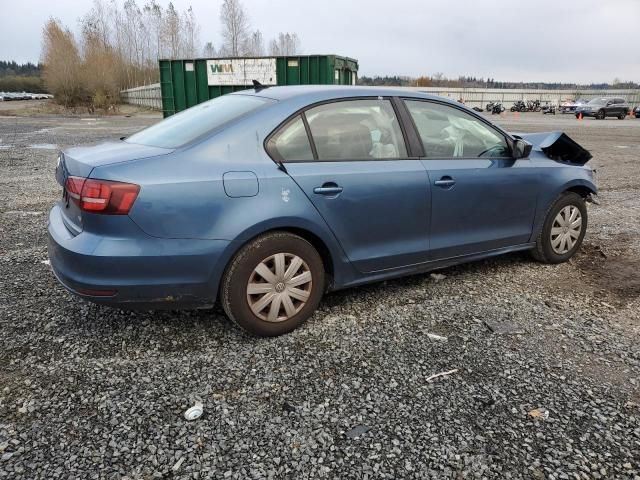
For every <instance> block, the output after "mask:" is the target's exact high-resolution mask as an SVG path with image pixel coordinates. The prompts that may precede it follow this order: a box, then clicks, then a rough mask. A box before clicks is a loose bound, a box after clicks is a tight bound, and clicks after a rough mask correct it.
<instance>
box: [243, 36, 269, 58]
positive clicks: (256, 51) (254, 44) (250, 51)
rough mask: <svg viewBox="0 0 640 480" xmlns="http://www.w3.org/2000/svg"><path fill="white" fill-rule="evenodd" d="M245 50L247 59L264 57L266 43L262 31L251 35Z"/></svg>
mask: <svg viewBox="0 0 640 480" xmlns="http://www.w3.org/2000/svg"><path fill="white" fill-rule="evenodd" d="M243 50H244V55H245V56H247V57H262V56H263V55H264V41H263V40H262V32H261V31H260V30H256V31H255V32H253V33H252V34H251V35H249V37H248V38H247V42H246V44H245V46H244V48H243Z"/></svg>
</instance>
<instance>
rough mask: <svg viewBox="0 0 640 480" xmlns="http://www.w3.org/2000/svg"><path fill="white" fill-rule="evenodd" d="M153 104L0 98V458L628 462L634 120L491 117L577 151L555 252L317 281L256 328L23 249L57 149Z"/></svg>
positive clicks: (37, 468)
mask: <svg viewBox="0 0 640 480" xmlns="http://www.w3.org/2000/svg"><path fill="white" fill-rule="evenodd" d="M1 113H2V112H0V114H1ZM158 118H159V117H158V115H153V114H152V115H148V114H146V115H145V114H138V115H135V116H133V117H130V118H127V117H124V116H112V117H92V118H88V117H84V118H83V117H62V116H58V117H53V116H49V117H47V116H36V117H32V118H25V117H0V282H1V288H0V478H7V479H8V478H11V479H18V478H29V479H32V478H113V479H116V478H131V479H138V478H144V479H146V478H209V477H211V478H240V479H246V478H296V479H299V478H362V479H364V478H370V479H373V478H376V479H377V478H454V479H458V478H500V479H509V478H526V479H530V478H534V479H536V478H540V479H542V478H547V479H599V478H602V479H604V478H606V479H610V478H629V479H640V347H639V346H638V340H639V337H640V120H635V119H627V120H625V121H619V120H616V119H610V120H606V121H596V120H590V119H589V120H583V121H577V120H576V119H575V118H573V116H566V117H563V116H560V115H557V116H543V115H541V114H533V113H532V114H518V115H511V114H508V113H505V114H503V115H501V116H500V117H499V118H498V117H497V116H496V117H494V120H497V121H498V122H499V123H501V124H502V125H504V126H506V127H507V128H508V129H509V130H511V131H522V132H529V131H548V130H564V131H566V132H567V133H568V134H569V135H570V136H572V137H573V138H574V139H575V140H577V141H578V142H580V143H582V144H583V145H584V146H585V147H587V148H588V149H590V150H591V151H592V153H593V154H594V157H595V158H594V160H592V165H593V166H594V167H595V168H596V169H597V170H598V179H599V183H600V187H601V189H602V191H601V195H600V197H599V200H600V202H601V205H599V206H596V205H591V206H590V207H589V215H590V222H591V224H590V227H589V232H588V235H587V238H586V240H585V244H584V246H583V248H582V251H581V252H580V254H579V255H577V256H576V257H575V258H574V259H573V260H572V261H571V262H569V263H566V264H563V265H559V266H548V265H541V264H538V263H535V262H533V261H532V260H530V259H529V258H528V256H527V255H525V254H514V255H507V256H504V257H501V258H497V259H492V260H487V261H482V262H477V263H473V264H469V265H463V266H458V267H454V268H449V269H446V270H442V271H441V272H439V273H442V274H444V275H445V277H444V278H441V277H438V276H436V278H434V277H433V276H431V275H429V274H426V275H418V276H414V277H410V278H405V279H400V280H396V281H390V282H385V283H379V284H375V285H371V286H367V287H363V288H357V289H351V290H346V291H341V292H335V293H332V294H329V295H328V296H327V297H326V298H325V300H324V301H323V302H322V304H321V307H320V310H319V311H318V312H317V313H316V314H315V316H314V317H313V319H312V320H311V321H310V322H308V323H307V324H306V325H305V326H303V327H302V328H301V329H300V330H298V331H296V332H294V333H292V334H289V335H286V336H284V337H280V338H275V339H257V338H252V337H249V336H247V335H245V334H243V333H242V332H241V331H240V330H238V329H237V328H236V327H234V326H233V325H232V324H231V323H230V322H229V321H227V320H226V319H225V317H224V315H223V314H222V311H221V309H219V308H215V309H214V310H213V311H189V312H142V313H141V312H126V311H120V310H112V309H108V308H104V307H100V306H96V305H91V304H87V303H83V302H81V301H79V300H77V299H76V298H73V297H72V296H71V295H69V294H68V293H67V292H66V291H64V290H63V289H62V288H61V287H60V286H59V285H58V284H57V282H56V281H55V279H54V278H53V276H52V274H51V272H50V270H49V267H48V266H47V265H46V264H45V263H43V262H44V261H45V260H46V258H47V253H46V218H47V212H48V209H49V208H50V206H51V205H52V204H53V202H54V201H56V199H57V198H58V196H59V194H60V189H59V187H58V185H57V184H56V183H55V180H54V178H53V168H54V165H55V159H56V149H57V148H64V147H66V146H68V145H72V144H81V143H88V142H93V141H97V140H101V139H105V138H117V137H120V136H122V135H127V134H130V133H132V132H134V131H136V130H138V129H140V128H142V127H144V126H145V125H149V124H152V123H154V122H155V121H157V120H158ZM488 324H489V325H491V326H492V327H493V330H492V329H490V328H489V327H488V326H487V325H488ZM494 330H495V331H494ZM501 332H502V333H501ZM434 335H438V336H441V337H446V339H440V338H438V337H436V336H434ZM451 370H457V371H455V372H453V373H451V374H449V375H445V376H442V377H439V378H435V379H433V380H431V381H428V380H427V378H428V377H430V376H431V375H433V374H436V373H439V372H444V371H451ZM196 400H200V401H202V403H203V405H204V415H203V416H202V417H201V418H200V419H198V420H196V421H193V422H187V421H185V420H184V418H183V413H184V411H185V410H186V409H187V408H188V407H190V406H191V405H193V404H194V402H195V401H196ZM536 415H537V416H536ZM547 415H548V416H547Z"/></svg>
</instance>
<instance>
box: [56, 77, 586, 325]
mask: <svg viewBox="0 0 640 480" xmlns="http://www.w3.org/2000/svg"><path fill="white" fill-rule="evenodd" d="M590 158H591V155H590V154H589V152H588V151H586V150H585V149H583V148H582V147H580V145H578V144H577V143H575V142H574V141H573V140H572V139H571V138H569V137H568V136H567V135H565V134H563V133H561V132H554V133H541V134H529V135H516V134H510V133H507V132H505V131H503V130H502V129H501V128H499V127H498V126H496V125H493V124H492V123H490V122H489V121H488V120H487V119H486V118H485V117H483V116H482V115H481V114H478V113H476V112H474V111H473V110H471V109H469V108H467V107H465V106H464V105H462V104H460V103H457V102H452V101H448V100H447V99H444V98H441V97H436V96H430V95H426V94H421V93H416V92H412V91H408V90H402V89H397V90H395V89H388V88H366V87H338V86H299V87H269V88H260V87H259V86H258V87H257V88H256V89H253V90H246V91H242V92H237V93H233V94H229V95H224V96H222V97H219V98H216V99H215V100H211V101H208V102H206V103H202V104H200V105H197V106H195V107H193V108H191V109H189V110H187V111H185V112H182V113H180V114H177V115H174V116H172V117H169V118H167V119H165V120H163V121H162V122H159V123H158V124H156V125H153V126H151V127H149V128H147V129H145V130H142V131H141V132H139V133H136V134H134V135H132V136H130V137H128V138H126V139H123V140H119V141H110V142H105V143H101V144H98V145H93V146H82V147H75V148H70V149H68V150H66V151H64V152H62V153H61V154H60V157H59V159H58V165H57V168H56V178H57V181H58V182H59V183H60V185H61V186H62V198H61V199H60V201H58V202H57V204H56V205H55V206H54V207H53V209H52V210H51V213H50V216H49V226H48V230H49V257H50V260H51V266H52V268H53V272H54V273H55V275H56V277H57V278H58V280H59V281H60V282H61V283H62V285H64V286H65V287H66V288H67V289H68V290H70V291H71V292H72V293H74V294H76V295H79V296H81V297H83V298H85V299H88V300H91V301H95V302H99V303H104V304H108V305H113V306H118V307H121V308H122V307H125V308H126V307H131V308H134V307H135V308H148V309H153V308H160V307H166V308H178V307H193V306H203V305H211V304H213V303H214V302H215V301H219V302H220V303H221V304H222V306H223V308H224V310H225V312H226V313H227V315H228V316H229V318H231V319H232V320H233V321H235V322H236V323H237V324H238V325H240V326H241V327H243V328H245V329H246V330H248V331H249V332H252V333H253V334H256V335H261V336H274V335H280V334H283V333H286V332H289V331H291V330H293V329H294V328H296V327H298V326H299V325H300V324H302V323H303V322H304V321H305V320H306V319H307V318H309V317H310V316H311V315H312V313H313V312H314V310H315V309H316V308H317V306H318V304H319V302H320V300H321V297H322V295H323V293H325V292H327V291H330V290H337V289H342V288H347V287H353V286H356V285H361V284H365V283H370V282H376V281H380V280H384V279H388V278H393V277H399V276H403V275H409V274H415V273H420V272H426V271H429V270H433V269H437V268H442V267H446V266H449V265H453V264H458V263H462V262H467V261H472V260H477V259H481V258H486V257H490V256H494V255H499V254H502V253H506V252H513V251H519V250H529V251H530V252H531V253H532V254H533V256H534V257H535V258H536V259H538V260H540V261H542V262H546V263H560V262H564V261H567V260H568V259H569V258H571V256H572V255H574V253H575V252H576V251H577V250H578V248H579V247H580V244H581V242H582V239H583V238H584V235H585V232H586V228H587V209H586V205H585V202H587V201H589V200H591V195H593V194H595V193H596V186H595V184H594V180H593V174H592V170H591V169H590V168H588V167H587V166H585V164H586V163H587V162H588V160H589V159H590Z"/></svg>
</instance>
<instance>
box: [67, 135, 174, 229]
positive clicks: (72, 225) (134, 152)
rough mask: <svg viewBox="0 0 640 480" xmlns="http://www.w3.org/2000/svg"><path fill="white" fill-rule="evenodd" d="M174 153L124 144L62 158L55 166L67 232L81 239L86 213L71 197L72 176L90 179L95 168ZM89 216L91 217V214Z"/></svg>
mask: <svg viewBox="0 0 640 480" xmlns="http://www.w3.org/2000/svg"><path fill="white" fill-rule="evenodd" d="M172 151H173V150H171V149H166V148H159V147H149V146H146V145H137V144H132V143H126V142H123V141H115V142H114V141H111V142H102V143H98V144H94V145H89V146H81V147H72V148H69V149H67V150H65V151H64V152H62V153H61V154H60V157H59V158H58V164H57V165H56V181H57V182H58V184H60V186H61V187H62V198H61V199H60V202H59V205H60V210H61V211H62V220H63V222H64V224H65V225H66V227H67V229H68V230H69V231H70V232H71V233H72V234H73V235H78V234H79V233H80V232H82V230H83V221H82V217H83V215H87V213H85V212H83V211H82V210H81V209H80V207H79V206H78V205H77V203H76V202H73V201H72V200H71V198H70V197H69V192H67V190H66V188H65V185H66V182H67V179H68V178H69V177H70V176H74V177H83V178H89V177H90V175H91V172H92V171H93V169H94V168H95V167H100V166H103V165H111V164H114V163H121V162H127V161H130V160H138V159H142V158H149V157H155V156H159V155H166V154H168V153H171V152H172ZM89 215H90V214H89Z"/></svg>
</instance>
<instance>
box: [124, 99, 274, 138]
mask: <svg viewBox="0 0 640 480" xmlns="http://www.w3.org/2000/svg"><path fill="white" fill-rule="evenodd" d="M273 101H274V100H269V99H266V98H262V97H256V96H252V95H223V96H222V97H218V98H216V99H214V100H209V101H208V102H204V103H201V104H199V105H196V106H195V107H191V108H189V109H187V110H185V111H184V112H180V113H178V114H176V115H172V116H170V117H168V118H166V119H164V120H163V121H161V122H160V123H156V124H155V125H152V126H151V127H149V128H145V129H144V130H142V131H140V132H138V133H136V134H133V135H131V136H130V137H129V138H127V139H126V141H127V142H128V143H136V144H140V145H148V146H150V147H161V148H177V147H181V146H183V145H185V144H187V143H189V142H191V141H192V140H195V139H196V138H198V137H199V136H201V135H204V134H205V133H207V132H210V131H213V130H214V129H216V128H218V127H220V126H222V125H224V124H225V123H228V122H230V121H232V120H235V119H236V118H239V117H241V116H242V115H244V114H246V113H249V112H250V111H252V110H256V109H257V108H260V107H262V106H263V105H266V104H267V103H271V102H273Z"/></svg>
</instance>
